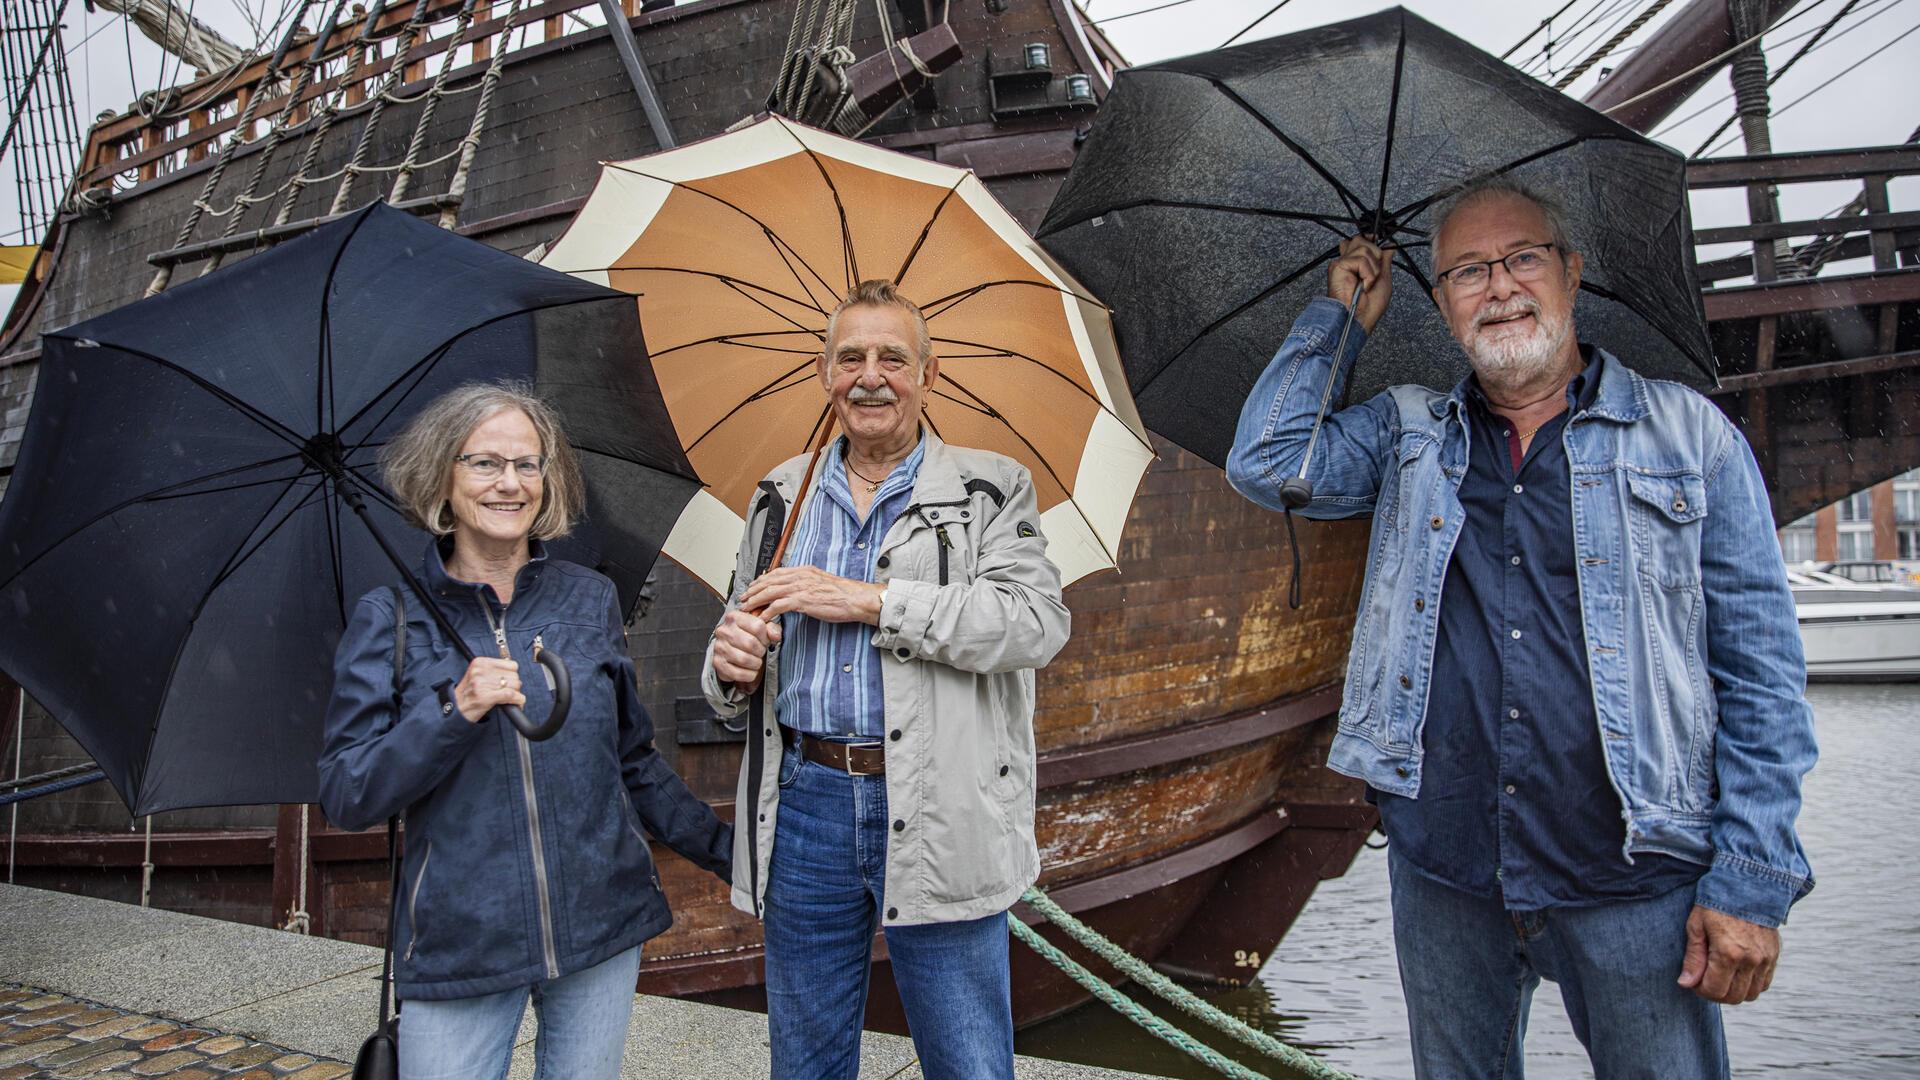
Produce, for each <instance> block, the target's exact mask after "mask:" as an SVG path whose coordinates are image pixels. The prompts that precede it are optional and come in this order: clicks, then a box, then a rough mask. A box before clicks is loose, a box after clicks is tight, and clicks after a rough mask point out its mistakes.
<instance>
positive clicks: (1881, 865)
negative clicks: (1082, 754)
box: [1020, 684, 1920, 1080]
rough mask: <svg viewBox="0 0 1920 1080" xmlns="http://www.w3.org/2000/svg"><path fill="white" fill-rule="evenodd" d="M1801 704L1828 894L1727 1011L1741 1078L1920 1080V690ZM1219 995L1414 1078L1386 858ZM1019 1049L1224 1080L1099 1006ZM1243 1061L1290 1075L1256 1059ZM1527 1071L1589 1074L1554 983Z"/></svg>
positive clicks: (1814, 691) (1815, 849)
mask: <svg viewBox="0 0 1920 1080" xmlns="http://www.w3.org/2000/svg"><path fill="white" fill-rule="evenodd" d="M1807 696H1808V698H1809V700H1811V701H1812V703H1813V710H1814V717H1815V724H1816V727H1817V730H1818V733H1819V739H1820V763H1819V765H1818V766H1817V767H1816V768H1815V769H1814V771H1813V773H1812V774H1811V775H1810V776H1809V777H1808V778H1807V785H1806V807H1805V809H1804V810H1803V812H1802V814H1801V818H1800V837H1801V842H1802V843H1803V844H1804V845H1805V846H1806V849H1807V853H1808V857H1809V858H1810V860H1811V861H1812V863H1813V868H1814V876H1815V879H1816V881H1817V885H1816V887H1815V889H1814V891H1813V892H1812V893H1811V894H1810V895H1809V896H1808V897H1807V898H1806V899H1805V900H1802V901H1801V902H1800V903H1799V905H1797V906H1796V907H1795V908H1794V911H1793V915H1792V919H1791V921H1790V922H1789V923H1788V925H1787V926H1786V927H1785V928H1784V930H1783V931H1782V942H1783V948H1782V955H1781V961H1780V968H1779V971H1778V973H1777V974H1776V976H1775V978H1774V982H1773V988H1772V989H1771V990H1770V991H1768V993H1767V994H1766V995H1765V996H1763V997H1762V998H1760V1000H1758V1001H1756V1002H1753V1003H1750V1004H1747V1005H1741V1006H1739V1007H1737V1008H1729V1009H1726V1010H1724V1015H1725V1017H1726V1025H1727V1042H1728V1045H1729V1050H1730V1054H1731V1057H1732V1062H1733V1072H1734V1075H1736V1076H1758V1075H1776V1076H1801V1075H1806V1076H1820V1077H1823V1078H1839V1077H1858V1078H1861V1080H1866V1078H1874V1080H1879V1078H1885V1077H1920V866H1916V864H1915V859H1916V856H1920V794H1916V793H1915V788H1914V781H1913V777H1912V775H1911V774H1910V773H1909V771H1908V770H1909V768H1910V767H1911V765H1912V763H1913V762H1915V761H1920V685H1913V684H1907V685H1830V684H1829V685H1815V686H1813V687H1812V688H1810V690H1809V692H1808V695H1807ZM1679 961H1680V958H1679V957H1678V956H1676V957H1675V958H1674V965H1675V971H1676V973H1677V972H1678V967H1679ZM1209 997H1210V998H1211V999H1212V1000H1213V1001H1214V1002H1215V1004H1217V1005H1219V1006H1220V1007H1222V1008H1223V1009H1225V1010H1227V1011H1228V1012H1230V1013H1232V1014H1233V1015H1235V1016H1237V1017H1239V1018H1240V1019H1242V1020H1244V1021H1246V1022H1248V1023H1250V1024H1253V1025H1254V1026H1255V1027H1258V1028H1260V1029H1262V1030H1265V1031H1267V1032H1270V1033H1272V1034H1274V1035H1276V1036H1278V1037H1280V1038H1282V1039H1285V1040H1287V1041H1289V1042H1291V1043H1293V1044H1295V1045H1297V1046H1302V1047H1305V1048H1307V1049H1310V1050H1311V1051H1312V1052H1314V1053H1316V1054H1319V1055H1321V1056H1322V1057H1324V1058H1325V1059H1326V1060H1328V1061H1329V1062H1330V1063H1332V1064H1334V1065H1336V1066H1338V1067H1340V1068H1342V1069H1345V1070H1347V1071H1349V1072H1352V1073H1355V1074H1357V1075H1359V1076H1362V1077H1366V1078H1369V1080H1379V1078H1388V1077H1407V1076H1411V1075H1412V1072H1413V1068H1412V1062H1411V1057H1410V1053H1409V1050H1408V1046H1407V1030H1406V1014H1405V1012H1404V1006H1403V1004H1402V1001H1401V997H1400V983H1399V978H1398V975H1397V974H1396V969H1395V966H1394V958H1393V932H1392V926H1391V922H1390V919H1389V915H1388V907H1387V863H1386V852H1384V851H1375V850H1363V851H1362V852H1361V853H1360V855H1359V857H1358V858H1357V859H1355V860H1354V863H1353V866H1352V868H1351V869H1350V870H1348V872H1347V874H1346V876H1345V877H1343V878H1340V879H1337V880H1334V881H1329V882H1325V883H1323V884H1322V885H1321V886H1320V888H1319V890H1318V891H1317V892H1316V893H1315V894H1314V897H1313V899H1312V900H1311V901H1310V902H1309V903H1308V905H1307V907H1306V909H1305V910H1304V911H1303V912H1302V913H1301V915H1300V919H1299V921H1298V922H1296V923H1295V924H1294V926H1293V929H1292V930H1291V931H1289V932H1288V934H1287V937H1286V939H1285V941H1283V942H1282V944H1281V945H1280V947H1279V948H1278V949H1276V950H1275V951H1274V954H1273V956H1272V957H1271V958H1269V959H1268V961H1267V963H1266V964H1265V965H1264V966H1263V967H1262V968H1261V971H1260V976H1259V980H1258V982H1256V983H1255V984H1253V985H1251V986H1248V987H1245V988H1243V989H1239V990H1231V991H1224V992H1216V993H1212V994H1210V995H1209ZM1169 1011H1170V1010H1166V1009H1164V1008H1163V1009H1161V1012H1162V1014H1163V1015H1165V1014H1166V1013H1168V1012H1169ZM1183 1026H1188V1027H1189V1028H1191V1027H1192V1025H1191V1024H1186V1025H1183ZM1210 1041H1211V1042H1212V1043H1213V1044H1214V1045H1216V1046H1219V1047H1221V1048H1222V1049H1226V1048H1227V1047H1228V1046H1237V1044H1233V1043H1231V1042H1230V1041H1229V1040H1227V1039H1225V1038H1224V1037H1218V1036H1216V1037H1214V1038H1212V1039H1211V1040H1210ZM1020 1050H1021V1052H1022V1053H1027V1054H1036V1055H1040V1056H1044V1057H1057V1058H1065V1059H1068V1060H1073V1061H1081V1062H1086V1063H1089V1064H1099V1065H1108V1066H1115V1067H1122V1068H1128V1069H1133V1070H1137V1071H1140V1072H1147V1073H1155V1074H1159V1075H1164V1076H1177V1077H1211V1076H1215V1075H1217V1074H1215V1073H1213V1072H1211V1071H1210V1070H1208V1069H1206V1068H1205V1067H1204V1066H1201V1065H1200V1064H1198V1063H1197V1062H1194V1061H1192V1060H1191V1059H1189V1058H1186V1057H1184V1056H1183V1055H1181V1054H1180V1053H1179V1052H1178V1051H1175V1050H1174V1049H1172V1048H1171V1047H1169V1046H1167V1045H1165V1044H1163V1043H1161V1042H1159V1041H1158V1040H1156V1039H1154V1038H1153V1037H1151V1036H1149V1035H1147V1034H1146V1033H1144V1032H1142V1031H1141V1030H1140V1029H1138V1028H1135V1027H1133V1026H1132V1025H1130V1024H1129V1023H1128V1022H1127V1021H1125V1020H1123V1019H1121V1018H1120V1017H1119V1016H1118V1015H1117V1014H1115V1013H1113V1012H1111V1011H1110V1010H1108V1009H1106V1008H1105V1007H1103V1006H1088V1007H1086V1008H1083V1009H1080V1010H1077V1011H1076V1012H1074V1013H1073V1014H1071V1015H1068V1016H1066V1017H1062V1018H1060V1019H1058V1020H1054V1021H1051V1022H1049V1023H1047V1024H1044V1025H1041V1026H1039V1027H1036V1028H1034V1029H1032V1030H1030V1031H1027V1032H1024V1033H1022V1035H1021V1039H1020ZM1232 1056H1234V1057H1236V1058H1238V1059H1239V1060H1241V1061H1243V1062H1245V1063H1246V1064H1248V1065H1249V1066H1252V1067H1254V1068H1257V1069H1260V1070H1262V1071H1271V1073H1272V1075H1275V1076H1282V1077H1284V1076H1290V1075H1291V1074H1290V1073H1287V1072H1285V1071H1283V1070H1279V1069H1277V1068H1276V1067H1274V1066H1272V1065H1271V1064H1270V1063H1267V1062H1264V1061H1262V1060H1261V1059H1260V1058H1259V1057H1257V1056H1256V1055H1254V1054H1253V1053H1251V1052H1248V1053H1236V1054H1233V1055H1232ZM1527 1075H1528V1077H1530V1078H1534V1080H1563V1078H1564V1080H1573V1078H1579V1077H1588V1076H1591V1075H1592V1070H1591V1069H1590V1068H1589V1067H1588V1065H1587V1059H1586V1054H1585V1052H1584V1051H1583V1050H1582V1049H1581V1046H1580V1043H1579V1041H1578V1040H1577V1039H1575V1037H1574V1035H1573V1029H1572V1028H1571V1026H1569V1024H1568V1023H1567V1019H1566V1014H1565V1012H1564V1011H1563V1008H1562V1006H1561V1002H1560V995H1559V992H1558V990H1557V989H1556V988H1555V987H1554V986H1553V984H1551V983H1542V984H1541V986H1540V988H1539V990H1537V991H1536V992H1535V994H1534V1001H1533V1012H1532V1015H1531V1018H1530V1021H1529V1025H1528V1036H1527Z"/></svg>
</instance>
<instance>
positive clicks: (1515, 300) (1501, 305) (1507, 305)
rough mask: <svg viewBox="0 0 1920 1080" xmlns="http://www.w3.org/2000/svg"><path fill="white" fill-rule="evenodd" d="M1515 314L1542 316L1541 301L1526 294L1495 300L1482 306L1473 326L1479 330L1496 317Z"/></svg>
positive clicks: (1502, 317) (1500, 317) (1501, 317)
mask: <svg viewBox="0 0 1920 1080" xmlns="http://www.w3.org/2000/svg"><path fill="white" fill-rule="evenodd" d="M1513 315H1532V316H1534V317H1535V318H1538V317H1539V316H1540V302H1539V301H1537V300H1534V299H1532V298H1531V297H1526V296H1515V297H1512V298H1510V299H1508V300H1506V301H1495V302H1494V303H1491V304H1488V305H1487V306H1486V307H1483V308H1481V309H1480V312H1479V314H1477V315H1475V316H1474V317H1473V328H1474V329H1475V330H1478V329H1480V328H1481V327H1482V326H1485V325H1486V324H1488V323H1490V322H1492V321H1493V320H1495V319H1505V318H1508V317H1509V316H1513Z"/></svg>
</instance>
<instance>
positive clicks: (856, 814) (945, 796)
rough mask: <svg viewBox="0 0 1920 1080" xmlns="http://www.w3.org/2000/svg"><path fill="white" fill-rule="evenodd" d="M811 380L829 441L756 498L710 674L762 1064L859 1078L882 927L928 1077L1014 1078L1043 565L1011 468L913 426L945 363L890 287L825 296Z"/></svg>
mask: <svg viewBox="0 0 1920 1080" xmlns="http://www.w3.org/2000/svg"><path fill="white" fill-rule="evenodd" d="M818 367H819V372H820V381H821V385H822V386H823V387H824V389H825V390H826V393H827V395H828V398H829V399H830V401H831V403H832V407H833V411H834V414H835V416H837V417H838V419H839V422H840V428H841V430H842V431H843V432H844V433H845V434H844V435H843V436H842V437H841V438H838V439H835V440H834V442H833V443H832V444H831V445H830V446H829V447H828V449H827V450H826V452H825V453H823V454H822V455H821V460H820V465H819V468H818V469H817V471H816V473H815V476H814V480H813V483H812V485H811V487H810V489H809V490H808V491H806V492H804V493H803V492H801V491H799V487H800V484H801V482H802V476H803V475H804V474H805V472H806V465H807V459H806V458H805V457H804V456H803V457H799V458H795V459H793V460H791V461H788V462H786V463H785V464H783V465H782V466H780V467H779V468H778V469H775V470H774V472H773V474H772V475H771V476H769V477H768V478H767V480H766V481H764V482H763V483H762V484H761V485H760V494H759V495H758V496H757V497H756V498H755V501H754V505H753V509H752V513H751V514H750V516H749V518H748V521H747V532H746V537H745V539H744V540H743V541H742V542H741V546H740V553H739V560H738V564H737V567H736V571H735V577H734V580H735V582H736V585H735V588H734V595H733V596H732V597H730V598H729V600H728V603H727V612H726V615H725V616H724V617H723V618H722V620H721V622H720V625H719V626H718V627H717V628H716V629H715V630H714V636H713V643H712V645H711V646H710V648H709V650H708V656H707V660H708V663H707V668H706V670H705V672H704V685H705V689H706V694H707V698H708V700H709V701H710V702H711V703H712V704H713V707H714V708H715V709H716V710H718V711H719V712H720V713H721V715H723V716H734V715H737V714H739V713H740V712H742V711H743V710H746V709H748V708H749V704H750V701H757V702H759V703H764V704H756V705H754V711H755V714H756V715H755V717H754V721H753V724H752V726H751V727H750V729H749V730H748V732H747V740H748V742H747V753H746V757H745V760H744V761H743V762H742V765H741V776H740V795H739V801H738V803H737V810H736V816H735V819H734V820H735V822H736V827H735V832H734V866H735V867H736V868H737V869H736V870H735V873H734V884H733V901H734V904H735V905H736V906H738V907H739V908H741V909H742V910H745V911H751V912H754V913H755V914H757V915H759V916H760V917H761V918H762V920H763V921H764V923H765V927H766V942H767V947H766V957H767V1020H768V1025H769V1028H770V1032H771V1036H772V1038H771V1043H772V1047H773V1074H774V1076H776V1077H780V1078H794V1077H823V1078H824V1077H834V1078H838V1077H847V1078H851V1077H853V1076H854V1075H855V1074H856V1073H857V1072H858V1071H859V1063H860V1062H859V1057H860V1027H861V1018H862V1016H863V1014H864V1012H865V1006H866V996H867V979H868V963H869V958H870V952H871V948H872V942H873V932H874V929H875V927H876V926H877V927H880V928H882V929H883V930H884V931H885V933H886V936H887V951H888V954H889V956H890V959H891V961H892V965H893V975H894V982H895V984H896V985H897V986H898V987H899V989H900V997H901V1001H902V1002H903V1004H905V1006H906V1011H907V1023H908V1025H909V1027H910V1028H911V1030H912V1033H913V1040H914V1046H915V1049H916V1050H917V1051H918V1052H919V1055H920V1065H921V1069H922V1071H923V1073H924V1074H925V1075H926V1076H927V1077H928V1078H929V1080H942V1078H964V1080H977V1078H991V1077H1006V1078H1011V1077H1012V1076H1013V1015H1012V1006H1011V997H1010V987H1009V983H1008V975H1007V928H1006V920H1005V912H1006V910H1007V908H1008V907H1010V906H1011V905H1012V904H1013V902H1014V901H1015V900H1017V899H1018V898H1019V897H1020V894H1021V893H1022V892H1023V891H1025V889H1026V888H1027V886H1029V885H1031V884H1032V883H1033V881H1034V879H1035V878H1036V877H1038V876H1039V872H1040V868H1039V853H1038V851H1037V850H1036V848H1035V847H1034V840H1033V799H1034V746H1033V670H1034V669H1035V668H1037V667H1041V666H1043V665H1045V664H1046V663H1047V662H1048V661H1049V660H1051V659H1053V656H1054V654H1055V653H1057V652H1059V651H1060V647H1061V646H1062V645H1063V644H1064V643H1065V642H1066V639H1067V628H1068V616H1067V609H1066V606H1065V605H1064V604H1063V603H1062V602H1061V598H1060V573H1059V571H1058V570H1057V569H1055V567H1054V565H1053V564H1052V563H1051V562H1049V561H1048V560H1047V556H1046V539H1045V538H1044V537H1043V536H1041V535H1040V531H1039V521H1040V514H1039V508H1038V505H1037V504H1036V502H1035V498H1034V491H1033V481H1032V478H1031V477H1030V476H1029V475H1028V474H1027V470H1026V469H1025V468H1023V467H1021V466H1020V465H1019V464H1017V463H1016V462H1014V461H1012V460H1010V459H1008V458H1005V457H1002V456H1000V455H998V454H991V453H987V452H984V451H979V450H965V449H961V448H959V447H953V446H948V445H946V444H945V443H943V442H941V441H940V439H939V437H938V436H936V435H935V434H934V433H933V431H932V430H931V429H930V428H928V427H926V426H925V425H924V424H923V423H922V418H921V409H922V402H923V401H924V399H925V396H926V394H927V392H928V389H929V388H930V387H931V386H932V385H933V383H934V380H935V379H936V378H938V377H939V361H938V360H937V359H935V358H934V357H933V355H932V349H931V346H930V342H929V338H928V334H927V324H926V320H925V318H924V317H923V316H922V315H921V314H920V310H919V309H918V308H917V307H915V306H914V305H913V303H912V302H911V301H908V300H907V299H906V298H904V297H902V296H900V295H899V293H897V292H896V291H894V288H893V286H892V285H891V284H890V283H887V282H883V281H869V282H863V283H861V285H860V286H859V287H858V288H857V289H855V290H854V292H853V293H852V295H850V296H849V297H848V298H847V300H846V301H845V302H844V303H842V304H841V305H840V307H839V308H838V309H837V310H836V311H835V312H834V314H833V317H832V319H831V320H830V321H829V322H828V324H827V341H826V349H825V351H824V352H823V353H822V354H821V356H820V358H819V360H818ZM795 498H800V499H803V500H804V501H805V506H804V509H803V510H802V512H801V516H800V519H799V522H798V524H797V526H796V528H795V531H794V535H793V538H792V540H791V542H790V546H789V548H788V551H787V555H786V558H785V559H784V565H782V566H781V567H779V568H778V569H774V570H770V571H769V570H766V569H765V566H766V562H767V561H768V560H769V559H770V558H771V555H772V552H773V548H774V542H775V541H776V540H777V538H778V534H779V531H780V528H781V526H782V525H783V523H784V521H785V518H786V508H787V507H788V506H790V505H791V501H792V500H793V499H795ZM763 683H764V685H763ZM756 691H758V692H759V697H758V698H757V699H756V698H754V694H755V692H756Z"/></svg>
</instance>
